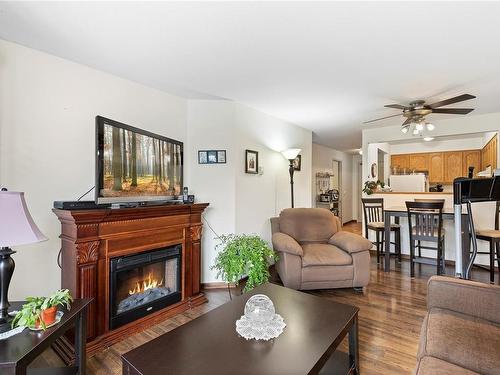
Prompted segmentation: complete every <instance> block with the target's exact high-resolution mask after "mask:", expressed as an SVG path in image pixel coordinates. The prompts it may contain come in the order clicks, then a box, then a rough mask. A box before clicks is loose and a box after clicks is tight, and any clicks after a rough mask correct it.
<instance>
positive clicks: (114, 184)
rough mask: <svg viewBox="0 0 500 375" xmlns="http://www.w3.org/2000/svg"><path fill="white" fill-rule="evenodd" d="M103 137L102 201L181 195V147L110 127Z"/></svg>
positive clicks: (106, 125) (105, 126) (108, 126)
mask: <svg viewBox="0 0 500 375" xmlns="http://www.w3.org/2000/svg"><path fill="white" fill-rule="evenodd" d="M103 136H104V150H103V168H104V176H103V189H101V196H102V197H110V198H111V197H127V196H173V195H180V194H181V189H182V186H181V184H182V160H181V158H182V155H181V153H182V149H181V145H179V144H176V143H173V142H168V141H166V140H161V139H158V138H152V137H149V136H146V135H142V134H139V133H136V132H133V131H130V130H126V129H122V128H119V127H115V126H112V125H109V124H105V125H104V134H103Z"/></svg>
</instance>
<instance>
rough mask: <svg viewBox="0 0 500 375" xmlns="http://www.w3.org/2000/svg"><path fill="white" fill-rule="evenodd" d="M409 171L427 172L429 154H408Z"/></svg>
mask: <svg viewBox="0 0 500 375" xmlns="http://www.w3.org/2000/svg"><path fill="white" fill-rule="evenodd" d="M410 169H411V170H413V169H414V170H417V171H428V170H429V154H427V153H421V154H410Z"/></svg>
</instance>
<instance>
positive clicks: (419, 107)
mask: <svg viewBox="0 0 500 375" xmlns="http://www.w3.org/2000/svg"><path fill="white" fill-rule="evenodd" d="M474 98H475V96H474V95H470V94H463V95H459V96H455V97H453V98H450V99H446V100H441V101H439V102H436V103H432V104H426V103H425V100H414V101H412V102H411V103H410V104H409V105H407V106H406V105H401V104H388V105H385V106H384V107H386V108H395V109H402V110H403V112H402V113H398V114H396V115H391V116H386V117H381V118H377V119H375V120H370V121H366V122H364V124H369V123H371V122H374V121H379V120H384V119H386V118H391V117H396V116H404V117H406V120H405V122H403V124H402V125H401V131H402V132H403V133H405V134H406V133H408V131H409V130H410V126H411V125H412V124H415V129H414V130H413V134H414V135H418V134H420V133H422V131H423V130H424V127H425V128H426V129H427V130H429V131H432V130H434V128H435V127H434V125H433V124H431V123H428V122H426V121H425V116H427V115H429V114H431V113H442V114H455V115H466V114H467V113H470V112H472V111H473V110H474V108H440V107H444V106H447V105H450V104H454V103H459V102H463V101H465V100H470V99H474Z"/></svg>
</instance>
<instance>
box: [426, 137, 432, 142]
mask: <svg viewBox="0 0 500 375" xmlns="http://www.w3.org/2000/svg"><path fill="white" fill-rule="evenodd" d="M432 140H434V137H424V141H426V142H430V141H432Z"/></svg>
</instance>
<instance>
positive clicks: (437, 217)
mask: <svg viewBox="0 0 500 375" xmlns="http://www.w3.org/2000/svg"><path fill="white" fill-rule="evenodd" d="M443 206H444V201H440V202H429V201H425V202H406V210H407V212H408V229H409V237H410V276H411V277H415V263H424V264H434V265H436V267H437V274H438V275H441V274H442V273H445V257H444V253H445V248H444V240H445V230H444V229H443ZM416 241H418V243H420V241H425V242H434V243H436V245H437V246H436V247H433V246H422V245H420V246H419V249H425V250H435V251H437V256H436V260H434V259H429V258H425V257H422V256H421V255H419V256H418V257H415V247H416V246H415V242H416Z"/></svg>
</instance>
